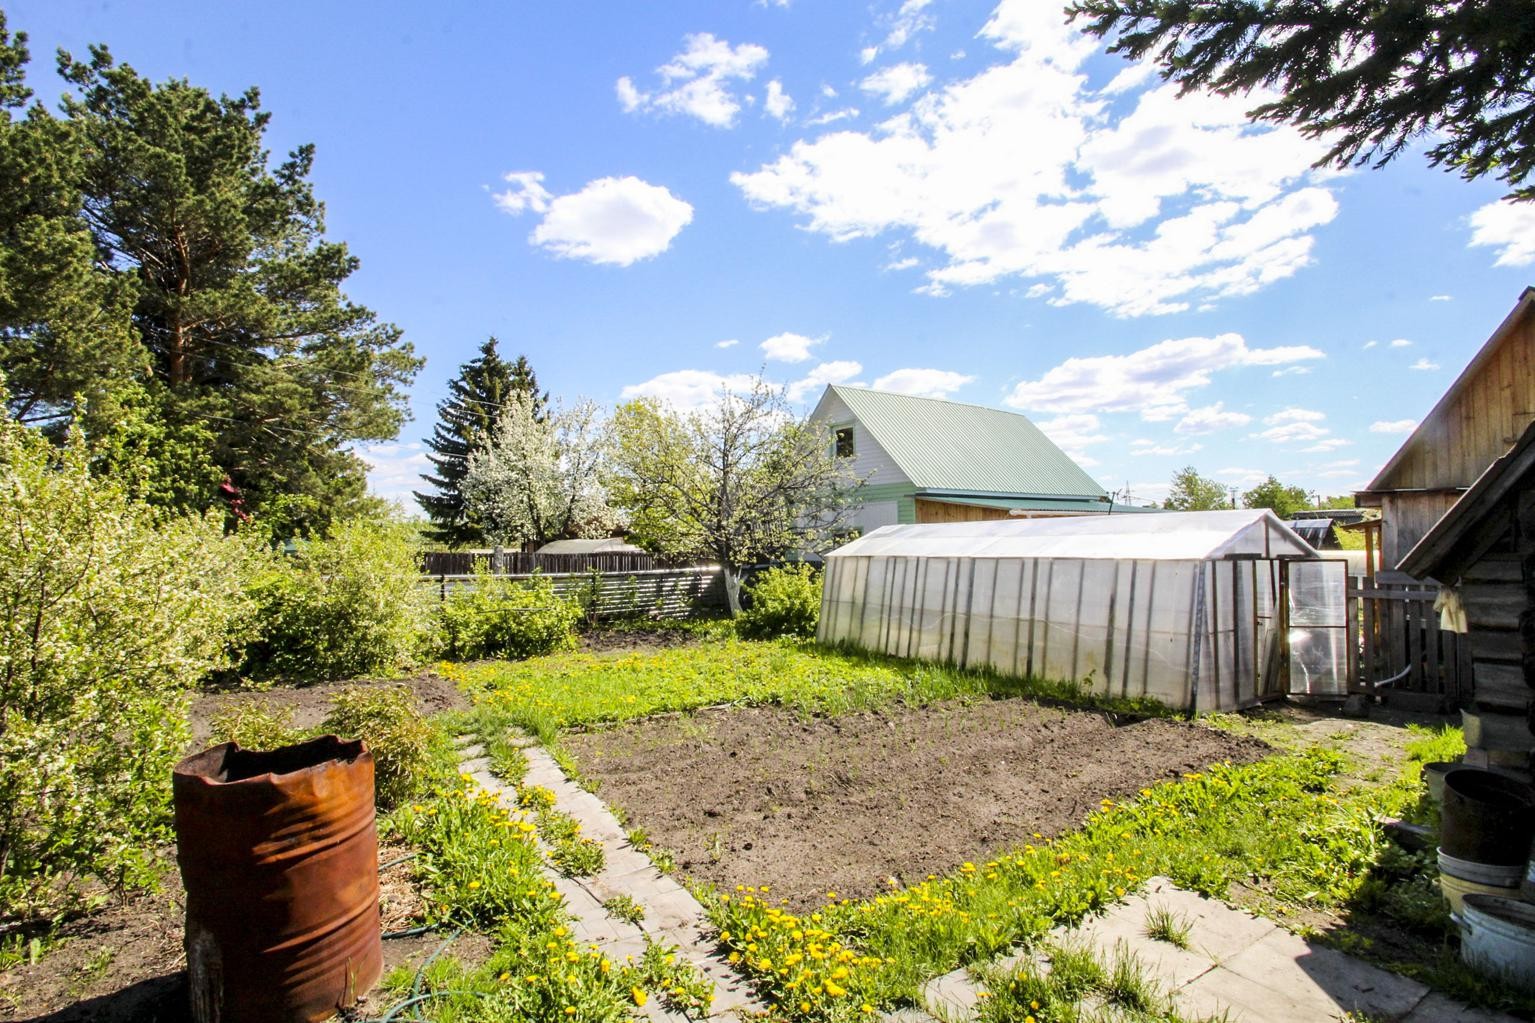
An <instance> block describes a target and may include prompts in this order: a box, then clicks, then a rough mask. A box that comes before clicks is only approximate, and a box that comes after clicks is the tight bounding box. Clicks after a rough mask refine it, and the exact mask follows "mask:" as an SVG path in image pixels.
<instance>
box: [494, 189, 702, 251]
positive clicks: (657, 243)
mask: <svg viewBox="0 0 1535 1023" xmlns="http://www.w3.org/2000/svg"><path fill="white" fill-rule="evenodd" d="M506 180H507V182H509V183H510V184H511V186H512V187H511V188H508V189H507V190H506V191H505V192H501V193H499V194H497V195H495V196H493V199H494V200H495V203H496V205H497V206H498V207H499V208H500V209H502V210H504V211H506V212H507V213H510V214H513V215H516V214H519V213H522V212H524V211H531V212H533V213H541V214H543V218H544V219H543V221H542V222H541V223H540V224H539V225H538V226H537V227H535V228H534V229H533V233H532V234H531V235H529V236H528V240H529V241H530V242H532V243H533V244H534V245H539V246H542V247H543V248H545V249H548V250H549V251H550V252H552V253H554V254H555V255H556V256H560V257H562V258H564V259H584V260H586V261H588V262H591V263H606V264H609V265H612V266H628V265H630V264H631V263H636V262H638V261H639V260H642V259H649V258H650V257H652V256H658V255H660V254H661V253H663V252H665V251H666V250H667V249H668V248H670V247H671V243H672V239H673V238H676V237H677V234H678V233H679V232H680V231H681V230H682V229H683V228H684V227H686V226H687V225H688V224H689V223H690V222H691V221H692V219H693V207H692V206H690V205H688V204H687V203H686V202H683V201H682V200H681V199H679V198H677V197H676V196H674V195H672V193H671V192H669V191H667V190H666V189H665V188H663V187H661V186H660V185H652V184H649V183H648V182H644V181H641V180H640V179H639V178H634V177H628V178H598V179H597V180H596V181H593V182H590V183H589V184H588V185H587V186H586V187H585V188H583V189H581V190H580V191H579V192H572V193H571V194H569V195H562V196H559V197H558V198H555V197H552V196H551V195H550V194H549V192H548V191H547V190H546V189H545V188H544V187H543V185H542V184H541V183H540V182H541V181H542V180H543V175H542V174H539V173H537V172H530V171H523V172H517V173H513V174H508V175H506Z"/></svg>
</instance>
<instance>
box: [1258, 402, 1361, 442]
mask: <svg viewBox="0 0 1535 1023" xmlns="http://www.w3.org/2000/svg"><path fill="white" fill-rule="evenodd" d="M1326 419H1327V414H1326V413H1325V412H1318V411H1316V410H1315V409H1307V408H1287V409H1282V410H1281V411H1279V412H1275V413H1274V414H1273V415H1270V416H1264V417H1263V423H1264V425H1265V426H1267V427H1268V429H1267V430H1263V431H1261V432H1259V433H1255V434H1253V436H1254V437H1257V438H1259V439H1261V440H1266V441H1270V442H1272V443H1274V444H1296V443H1309V444H1311V445H1312V446H1311V447H1309V448H1307V449H1306V450H1307V451H1330V450H1332V449H1333V448H1335V447H1339V446H1341V445H1343V444H1346V443H1348V442H1347V441H1339V440H1336V439H1332V440H1324V438H1326V437H1327V435H1328V434H1329V433H1331V432H1332V431H1331V430H1329V429H1328V428H1327V427H1325V426H1321V425H1319V424H1320V423H1322V422H1323V421H1324V420H1326Z"/></svg>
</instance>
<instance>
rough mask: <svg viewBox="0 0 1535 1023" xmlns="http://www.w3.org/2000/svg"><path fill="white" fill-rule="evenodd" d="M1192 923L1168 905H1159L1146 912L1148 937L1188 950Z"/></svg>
mask: <svg viewBox="0 0 1535 1023" xmlns="http://www.w3.org/2000/svg"><path fill="white" fill-rule="evenodd" d="M1189 931H1190V925H1189V920H1188V918H1187V917H1185V916H1182V915H1180V914H1178V913H1174V912H1173V911H1172V910H1170V909H1168V908H1167V907H1166V906H1157V907H1155V908H1153V909H1151V910H1149V911H1148V912H1147V913H1146V937H1148V938H1151V939H1152V940H1154V941H1164V942H1166V943H1167V944H1169V945H1171V946H1173V947H1174V948H1181V949H1183V950H1184V951H1187V950H1188V948H1189Z"/></svg>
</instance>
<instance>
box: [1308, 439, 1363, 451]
mask: <svg viewBox="0 0 1535 1023" xmlns="http://www.w3.org/2000/svg"><path fill="white" fill-rule="evenodd" d="M1352 443H1354V442H1353V441H1351V440H1345V439H1343V438H1342V437H1328V438H1327V439H1326V440H1319V441H1317V442H1316V443H1315V444H1313V445H1311V446H1310V447H1309V448H1301V450H1302V451H1304V452H1307V453H1311V454H1319V453H1323V452H1327V451H1336V450H1338V449H1339V448H1346V447H1348V446H1349V445H1350V444H1352Z"/></svg>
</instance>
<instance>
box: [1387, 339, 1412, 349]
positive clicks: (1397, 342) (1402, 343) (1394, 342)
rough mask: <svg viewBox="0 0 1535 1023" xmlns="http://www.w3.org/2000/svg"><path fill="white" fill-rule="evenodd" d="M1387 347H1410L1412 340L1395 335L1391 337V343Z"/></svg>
mask: <svg viewBox="0 0 1535 1023" xmlns="http://www.w3.org/2000/svg"><path fill="white" fill-rule="evenodd" d="M1389 347H1391V348H1411V347H1412V342H1411V341H1409V340H1407V339H1406V338H1405V337H1396V338H1392V339H1391V344H1390V345H1389Z"/></svg>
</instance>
